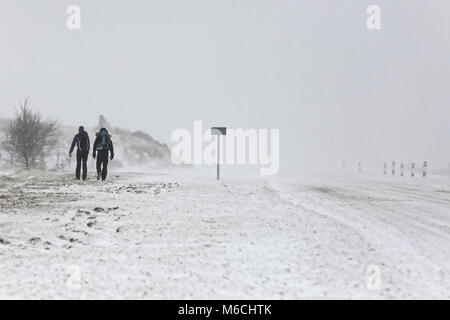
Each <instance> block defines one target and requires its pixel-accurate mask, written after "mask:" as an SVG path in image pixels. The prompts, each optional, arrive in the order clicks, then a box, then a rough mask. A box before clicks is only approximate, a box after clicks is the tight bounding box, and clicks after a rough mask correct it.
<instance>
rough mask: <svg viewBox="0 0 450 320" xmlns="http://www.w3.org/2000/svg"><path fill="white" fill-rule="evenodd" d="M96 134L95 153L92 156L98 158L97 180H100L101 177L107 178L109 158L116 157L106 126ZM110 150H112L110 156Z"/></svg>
mask: <svg viewBox="0 0 450 320" xmlns="http://www.w3.org/2000/svg"><path fill="white" fill-rule="evenodd" d="M95 135H96V138H95V141H94V154H93V155H92V156H93V157H94V159H95V158H97V180H100V178H101V179H102V180H105V179H106V176H107V174H108V158H109V160H112V159H114V147H113V143H112V140H111V136H110V135H109V133H108V130H106V129H105V128H101V129H100V131H99V132H97V133H96V134H95ZM109 152H111V155H110V156H109ZM108 156H109V157H108Z"/></svg>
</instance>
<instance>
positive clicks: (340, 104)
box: [0, 0, 450, 165]
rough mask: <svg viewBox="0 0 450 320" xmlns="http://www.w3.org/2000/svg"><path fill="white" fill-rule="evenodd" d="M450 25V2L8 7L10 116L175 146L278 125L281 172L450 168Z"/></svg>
mask: <svg viewBox="0 0 450 320" xmlns="http://www.w3.org/2000/svg"><path fill="white" fill-rule="evenodd" d="M69 4H77V5H79V6H80V7H81V14H82V17H81V18H82V21H81V23H82V28H81V30H80V31H69V30H67V29H66V19H67V14H66V8H67V6H68V5H69ZM370 4H376V5H378V6H380V7H381V26H382V29H381V30H380V31H373V30H368V29H367V28H366V18H367V14H366V8H367V6H368V5H370ZM449 17H450V1H448V0H441V1H440V0H433V1H425V0H417V1H413V0H401V1H400V0H396V1H381V0H376V1H373V0H371V1H365V0H353V1H350V0H347V1H344V0H342V1H338V0H335V1H331V0H329V1H326V0H321V1H313V0H310V1H299V0H271V1H267V0H227V1H225V0H191V1H186V0H184V1H183V0H169V1H167V0H164V1H163V0H159V1H148V0H147V1H144V0H142V1H125V0H123V1H113V0H108V1H106V0H78V1H76V0H71V1H61V0H53V1H49V0H40V1H29V0H0V57H1V59H0V117H9V116H11V115H12V114H13V111H14V107H16V106H17V104H18V101H19V100H21V99H23V97H25V96H30V97H31V100H32V103H33V105H34V106H35V107H37V108H39V110H40V111H41V112H42V113H44V114H46V115H50V116H56V117H59V118H60V119H61V121H62V122H63V123H65V124H73V125H74V126H78V125H79V124H84V125H87V126H89V125H93V124H95V123H96V121H97V119H98V115H99V114H100V113H102V114H104V115H105V116H106V118H107V120H108V121H109V122H110V123H111V124H112V125H114V126H119V127H124V128H128V129H132V130H135V129H140V130H144V131H147V132H149V133H150V134H151V135H153V136H154V137H156V138H157V139H160V140H162V141H165V142H169V140H170V134H171V132H172V130H174V129H176V128H181V127H184V128H189V129H192V126H193V121H194V120H203V121H204V122H205V125H207V126H210V125H217V126H228V127H232V128H279V129H280V136H281V152H282V158H281V164H283V161H285V162H289V161H296V162H297V161H298V163H322V162H337V161H340V160H341V159H347V160H348V161H359V160H362V161H372V162H375V161H384V160H398V161H408V160H415V161H417V162H420V161H422V160H429V161H430V163H431V165H432V164H433V163H436V164H439V165H446V164H447V163H449V162H450V141H449V133H450V90H449V87H450V85H449V84H450V59H449V58H450V18H449Z"/></svg>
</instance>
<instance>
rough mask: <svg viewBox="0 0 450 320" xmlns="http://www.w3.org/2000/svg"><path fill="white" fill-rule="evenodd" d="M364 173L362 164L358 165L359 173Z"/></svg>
mask: <svg viewBox="0 0 450 320" xmlns="http://www.w3.org/2000/svg"><path fill="white" fill-rule="evenodd" d="M361 172H362V164H361V162H359V163H358V173H361Z"/></svg>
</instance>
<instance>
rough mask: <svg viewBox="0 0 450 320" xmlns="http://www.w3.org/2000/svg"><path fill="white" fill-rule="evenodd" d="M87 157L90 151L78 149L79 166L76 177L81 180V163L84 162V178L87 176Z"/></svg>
mask: <svg viewBox="0 0 450 320" xmlns="http://www.w3.org/2000/svg"><path fill="white" fill-rule="evenodd" d="M87 158H88V153H87V152H83V151H77V168H76V170H75V178H77V179H78V180H80V171H81V163H83V180H86V177H87Z"/></svg>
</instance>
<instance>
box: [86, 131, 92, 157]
mask: <svg viewBox="0 0 450 320" xmlns="http://www.w3.org/2000/svg"><path fill="white" fill-rule="evenodd" d="M86 137H87V144H88V145H87V154H89V150H90V149H91V140H89V134H88V133H87V132H86Z"/></svg>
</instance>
